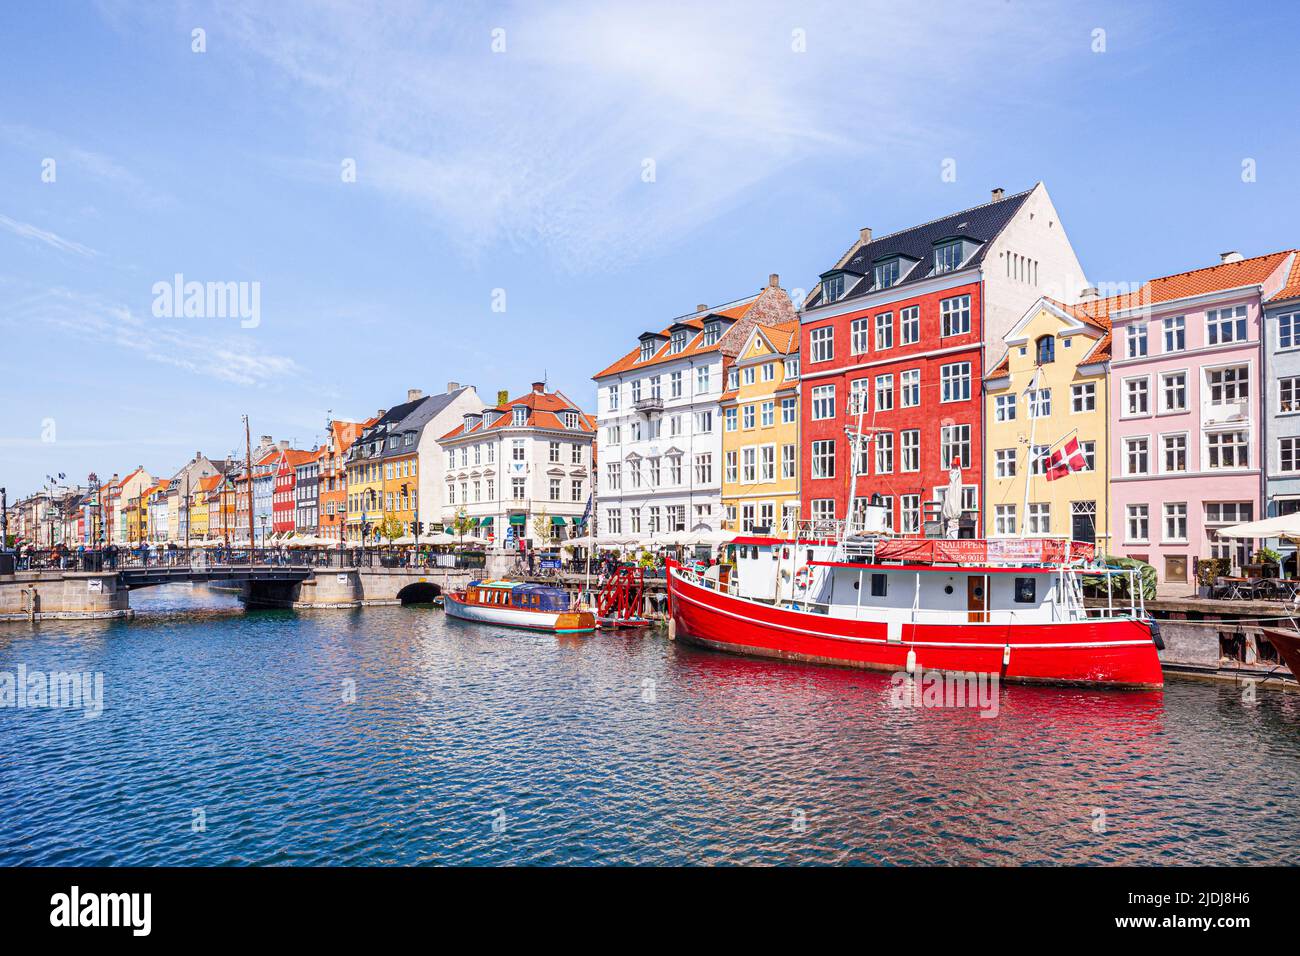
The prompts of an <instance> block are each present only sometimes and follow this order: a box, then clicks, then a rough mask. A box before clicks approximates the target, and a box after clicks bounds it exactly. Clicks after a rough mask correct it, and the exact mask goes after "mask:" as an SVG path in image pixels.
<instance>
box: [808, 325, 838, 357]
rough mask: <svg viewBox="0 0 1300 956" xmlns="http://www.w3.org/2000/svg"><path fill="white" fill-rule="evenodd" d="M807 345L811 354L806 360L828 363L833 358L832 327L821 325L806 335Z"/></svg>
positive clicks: (833, 334)
mask: <svg viewBox="0 0 1300 956" xmlns="http://www.w3.org/2000/svg"><path fill="white" fill-rule="evenodd" d="M808 344H809V351H810V352H811V353H812V354H811V356H810V357H809V359H808V360H809V361H810V362H829V361H830V360H831V359H833V358H834V357H835V329H834V327H832V326H829V325H823V326H822V327H821V328H819V329H813V330H812V331H811V332H809V333H808Z"/></svg>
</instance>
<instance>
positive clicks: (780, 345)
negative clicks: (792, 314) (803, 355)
mask: <svg viewBox="0 0 1300 956" xmlns="http://www.w3.org/2000/svg"><path fill="white" fill-rule="evenodd" d="M762 333H763V334H764V335H765V336H767V340H768V341H769V342H771V343H772V348H774V349H776V350H777V352H778V353H780V354H781V355H790V354H792V353H794V352H797V351H799V322H798V321H797V320H796V321H794V322H782V323H781V324H780V325H770V326H766V327H763V328H762Z"/></svg>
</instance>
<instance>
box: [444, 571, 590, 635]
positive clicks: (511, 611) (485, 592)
mask: <svg viewBox="0 0 1300 956" xmlns="http://www.w3.org/2000/svg"><path fill="white" fill-rule="evenodd" d="M443 606H444V608H445V609H446V612H447V613H448V614H449V615H450V616H452V617H457V618H460V619H461V620H464V621H475V622H478V623H480V624H498V625H501V626H502V627H516V628H523V629H525V630H530V631H551V632H552V633H555V634H581V633H585V632H587V631H594V630H595V629H596V617H595V615H594V614H592V612H591V611H586V610H582V609H580V608H578V607H576V606H574V602H573V601H572V600H571V599H570V597H569V595H568V593H567V592H565V591H564V590H563V589H561V588H557V587H550V586H548V585H545V584H522V583H520V582H518V581H471V582H469V584H468V585H466V586H465V588H464V589H462V590H458V591H453V592H450V593H448V594H447V595H445V600H444V603H443Z"/></svg>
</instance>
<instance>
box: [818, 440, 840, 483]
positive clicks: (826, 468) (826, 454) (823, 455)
mask: <svg viewBox="0 0 1300 956" xmlns="http://www.w3.org/2000/svg"><path fill="white" fill-rule="evenodd" d="M812 477H814V478H834V477H835V442H834V440H830V441H815V442H813V443H812Z"/></svg>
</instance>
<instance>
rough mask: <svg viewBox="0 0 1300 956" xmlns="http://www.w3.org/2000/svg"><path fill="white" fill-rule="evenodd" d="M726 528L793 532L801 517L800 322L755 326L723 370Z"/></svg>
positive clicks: (722, 397)
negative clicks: (732, 360) (732, 362)
mask: <svg viewBox="0 0 1300 956" xmlns="http://www.w3.org/2000/svg"><path fill="white" fill-rule="evenodd" d="M718 404H719V408H720V413H721V419H722V509H723V519H724V524H723V527H724V528H725V529H727V530H734V531H744V532H750V531H754V530H756V529H760V530H761V529H766V531H765V533H770V534H771V533H774V534H787V533H793V531H794V530H796V527H797V519H798V515H799V323H798V321H794V322H786V323H782V324H781V325H775V326H761V325H756V326H754V327H753V328H752V329H751V330H750V332H749V336H748V337H747V338H746V339H745V342H744V344H743V345H742V346H741V348H740V351H739V352H738V353H737V355H736V360H735V363H734V364H733V365H732V366H731V368H730V369H728V371H727V381H726V391H725V392H723V394H722V396H721V398H720V399H719V403H718Z"/></svg>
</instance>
